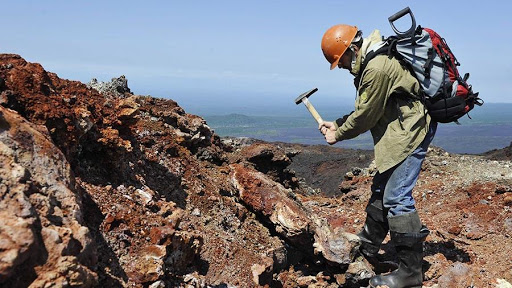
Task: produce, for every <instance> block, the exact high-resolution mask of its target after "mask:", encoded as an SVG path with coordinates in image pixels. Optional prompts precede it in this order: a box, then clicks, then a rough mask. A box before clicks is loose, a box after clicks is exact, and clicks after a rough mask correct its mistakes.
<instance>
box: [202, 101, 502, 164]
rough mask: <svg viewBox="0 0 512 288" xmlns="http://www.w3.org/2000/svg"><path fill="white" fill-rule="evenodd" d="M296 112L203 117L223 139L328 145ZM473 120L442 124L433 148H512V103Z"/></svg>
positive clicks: (366, 143) (365, 140) (364, 143)
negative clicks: (250, 139)
mask: <svg viewBox="0 0 512 288" xmlns="http://www.w3.org/2000/svg"><path fill="white" fill-rule="evenodd" d="M294 106H295V105H294ZM301 106H303V105H301ZM292 108H293V109H299V110H300V111H304V112H301V113H291V114H290V113H280V112H279V111H272V112H271V113H265V112H264V111H261V109H260V110H258V111H256V110H255V111H251V109H243V110H242V112H243V113H226V114H222V115H215V114H208V113H207V114H206V115H201V116H202V117H203V118H204V119H205V120H206V122H207V124H208V126H209V127H210V128H211V129H213V130H214V131H215V133H217V134H218V135H219V136H221V137H222V136H231V137H248V138H256V139H261V140H264V141H269V142H288V143H300V144H310V145H316V144H323V145H328V144H327V143H326V142H325V139H324V138H323V135H321V133H320V132H319V130H318V124H317V123H316V121H315V120H314V119H313V117H312V116H311V115H310V114H309V113H308V112H307V110H306V108H305V107H300V108H299V107H292ZM347 109H348V108H344V109H339V110H346V111H334V110H333V109H329V108H328V107H324V109H323V110H324V111H322V112H321V113H320V114H321V115H322V117H323V119H324V120H326V121H332V120H334V119H337V118H339V117H341V116H343V115H344V114H347V113H346V112H350V110H347ZM318 110H319V112H320V111H321V110H320V109H318ZM344 112H345V113H344ZM469 117H471V118H469ZM469 117H468V116H464V117H462V118H461V119H460V120H459V124H456V123H447V124H443V123H440V124H439V125H438V129H437V133H436V135H435V138H434V140H433V143H432V145H435V146H438V147H441V148H443V149H444V150H446V151H447V152H450V153H457V154H481V153H484V152H487V151H490V150H494V149H501V148H504V147H507V146H509V145H511V144H512V143H511V142H512V103H485V104H484V105H483V106H481V107H478V106H476V107H475V108H474V109H473V110H472V111H470V113H469ZM334 146H336V147H342V148H352V149H365V150H371V149H373V140H372V137H371V134H370V133H369V132H366V133H364V134H361V135H359V136H358V137H356V138H354V139H351V140H346V141H341V142H339V143H336V144H334Z"/></svg>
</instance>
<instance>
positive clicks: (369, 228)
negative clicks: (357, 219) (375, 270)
mask: <svg viewBox="0 0 512 288" xmlns="http://www.w3.org/2000/svg"><path fill="white" fill-rule="evenodd" d="M388 230H389V227H388V223H386V222H379V221H376V220H375V219H373V218H372V216H370V215H369V214H368V215H366V222H365V223H364V226H363V230H362V231H361V232H359V233H358V234H357V236H359V239H361V246H359V251H361V254H363V256H364V257H365V258H367V259H369V260H370V259H373V258H376V257H377V255H378V252H379V250H380V245H381V244H382V241H384V238H386V235H387V234H388ZM370 262H371V261H370ZM372 264H373V263H372Z"/></svg>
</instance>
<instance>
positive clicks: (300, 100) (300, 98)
mask: <svg viewBox="0 0 512 288" xmlns="http://www.w3.org/2000/svg"><path fill="white" fill-rule="evenodd" d="M316 91H318V88H313V89H311V90H309V91H308V92H304V93H302V94H300V95H299V97H297V98H296V99H295V104H297V105H299V104H300V103H301V102H302V100H303V99H304V98H308V97H309V96H311V95H312V94H313V93H315V92H316Z"/></svg>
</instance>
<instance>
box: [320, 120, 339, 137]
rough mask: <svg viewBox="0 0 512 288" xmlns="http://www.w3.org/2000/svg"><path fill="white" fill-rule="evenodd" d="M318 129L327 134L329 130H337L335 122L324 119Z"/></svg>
mask: <svg viewBox="0 0 512 288" xmlns="http://www.w3.org/2000/svg"><path fill="white" fill-rule="evenodd" d="M318 130H320V132H322V134H323V135H325V133H327V131H328V130H331V131H336V128H335V127H334V123H333V122H328V121H322V122H321V123H320V124H318Z"/></svg>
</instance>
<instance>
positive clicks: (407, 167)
mask: <svg viewBox="0 0 512 288" xmlns="http://www.w3.org/2000/svg"><path fill="white" fill-rule="evenodd" d="M436 129H437V123H436V122H432V123H431V124H430V128H429V131H428V133H427V135H426V136H425V139H424V140H423V142H422V143H421V144H420V145H419V146H418V148H416V150H414V151H413V152H412V153H411V155H409V156H407V158H405V160H403V161H402V162H401V163H399V164H397V165H396V166H395V167H393V168H391V169H389V170H387V171H385V172H384V173H382V174H381V173H378V172H377V174H376V175H375V176H374V177H373V183H372V193H373V195H372V198H373V197H375V198H380V199H382V203H383V205H384V209H385V210H387V211H388V212H387V217H390V216H396V215H402V214H407V213H412V212H414V211H416V208H415V207H414V204H415V203H416V202H415V201H414V198H413V197H412V189H413V188H414V186H415V185H416V181H417V180H418V177H419V175H420V171H421V164H422V163H423V160H424V159H425V155H426V154H427V149H428V146H429V145H430V142H432V139H434V135H435V134H436ZM376 193H377V194H376ZM381 193H384V195H379V194H381Z"/></svg>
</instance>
